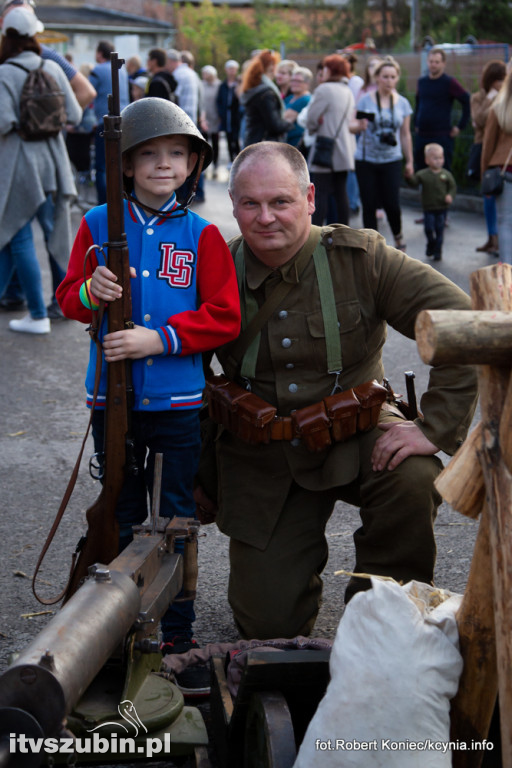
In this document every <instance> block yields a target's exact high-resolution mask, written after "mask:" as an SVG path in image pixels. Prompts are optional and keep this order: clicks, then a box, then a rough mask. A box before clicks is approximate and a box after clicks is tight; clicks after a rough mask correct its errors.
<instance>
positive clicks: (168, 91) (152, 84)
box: [147, 70, 178, 104]
mask: <svg viewBox="0 0 512 768" xmlns="http://www.w3.org/2000/svg"><path fill="white" fill-rule="evenodd" d="M177 86H178V84H177V82H176V80H175V79H174V77H173V76H172V75H171V73H170V72H165V71H164V70H161V71H160V72H156V73H155V74H154V75H153V77H152V78H151V80H150V81H149V87H148V93H147V95H148V96H157V97H158V98H159V99H168V100H169V101H172V102H173V103H174V104H177V103H178V98H177V96H176V94H175V93H174V91H175V90H176V88H177Z"/></svg>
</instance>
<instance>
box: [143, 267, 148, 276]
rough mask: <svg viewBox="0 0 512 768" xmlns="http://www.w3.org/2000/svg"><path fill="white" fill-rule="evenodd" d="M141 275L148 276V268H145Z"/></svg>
mask: <svg viewBox="0 0 512 768" xmlns="http://www.w3.org/2000/svg"><path fill="white" fill-rule="evenodd" d="M142 277H149V270H147V269H145V270H144V271H143V273H142Z"/></svg>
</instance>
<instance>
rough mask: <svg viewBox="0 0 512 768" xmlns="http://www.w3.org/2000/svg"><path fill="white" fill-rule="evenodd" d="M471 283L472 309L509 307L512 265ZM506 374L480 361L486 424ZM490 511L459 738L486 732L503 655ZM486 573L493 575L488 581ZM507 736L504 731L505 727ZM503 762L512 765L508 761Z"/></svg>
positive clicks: (467, 609) (457, 717)
mask: <svg viewBox="0 0 512 768" xmlns="http://www.w3.org/2000/svg"><path fill="white" fill-rule="evenodd" d="M470 284H471V297H472V303H473V309H474V310H482V311H488V310H492V311H494V310H495V311H504V312H510V311H512V267H511V266H510V265H508V264H496V265H493V266H492V267H486V268H484V269H480V270H478V272H474V273H473V274H472V275H471V278H470ZM509 378H510V370H509V369H505V368H499V367H489V366H486V365H482V366H480V367H479V391H480V402H481V410H482V423H483V425H485V427H484V428H486V426H487V425H488V424H489V423H491V422H492V421H493V420H494V422H495V423H496V424H498V423H499V421H500V416H501V411H502V409H503V406H504V403H505V396H506V393H507V389H508V384H509ZM493 515H494V510H493V509H491V508H490V507H489V509H488V512H487V511H484V514H483V515H482V517H481V521H480V529H479V532H478V538H477V546H475V552H474V555H473V561H472V564H471V573H470V578H469V580H468V584H467V587H466V590H465V593H464V600H463V602H462V606H461V608H460V611H459V614H458V617H457V623H458V626H459V638H460V647H461V652H462V656H463V658H464V671H463V674H462V678H461V683H460V687H459V693H458V694H457V696H456V697H455V699H454V700H453V702H452V710H451V721H452V737H453V738H455V739H457V738H460V739H461V740H463V741H466V740H467V738H466V737H467V735H468V734H471V733H475V734H479V735H480V738H481V739H483V738H485V737H486V736H487V731H488V727H489V723H490V721H491V717H492V713H493V709H494V699H495V697H496V694H497V686H498V683H497V661H496V659H497V658H498V657H500V656H502V655H503V651H502V650H500V647H499V646H500V645H501V644H498V643H496V655H494V654H493V653H492V645H493V635H495V623H494V621H493V620H492V618H491V616H490V613H489V605H490V604H493V606H494V608H496V605H499V604H502V601H499V602H498V603H496V601H495V599H493V598H492V594H493V593H496V590H497V589H498V590H499V588H500V587H499V584H497V582H498V581H499V579H498V577H497V575H495V570H496V568H495V561H496V559H497V558H499V556H500V550H499V547H498V549H496V546H497V543H496V540H495V529H496V526H495V525H491V517H492V516H493ZM487 516H488V519H487ZM487 523H488V524H487ZM491 528H492V531H491ZM507 544H508V542H507ZM490 574H492V575H493V578H492V583H491V579H490V577H489V575H490ZM504 640H506V639H505V638H504ZM480 647H483V648H484V651H485V652H484V653H481V654H480V653H479V648H480ZM475 654H476V658H475ZM507 674H510V671H507ZM500 704H501V702H500ZM503 717H510V712H508V713H507V714H505V715H502V718H503ZM507 731H508V729H507ZM505 737H507V734H506V733H505ZM475 754H476V755H477V757H478V754H479V753H475V752H462V751H455V752H454V753H453V766H454V768H469V767H471V768H477V766H478V765H480V762H481V760H480V761H477V760H472V759H471V755H473V756H474V755H475ZM481 757H482V754H481V753H480V758H481ZM504 765H506V766H507V768H512V767H511V766H510V764H509V763H504Z"/></svg>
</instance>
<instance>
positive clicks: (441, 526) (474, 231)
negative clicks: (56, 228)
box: [0, 169, 494, 671]
mask: <svg viewBox="0 0 512 768" xmlns="http://www.w3.org/2000/svg"><path fill="white" fill-rule="evenodd" d="M206 197H207V200H206V203H204V204H201V205H198V206H196V210H197V211H198V213H200V214H201V215H204V216H205V217H206V218H208V219H210V220H211V221H213V222H215V223H216V224H217V225H218V226H219V227H220V229H221V231H222V233H223V234H224V236H225V237H230V236H232V235H233V234H236V232H237V226H236V222H235V220H234V219H233V217H232V214H231V208H230V203H229V198H228V194H227V189H226V174H225V170H224V169H222V170H221V171H220V172H219V178H217V179H216V180H211V179H210V180H208V182H207V184H206ZM418 216H419V209H418V208H415V207H412V206H411V205H410V204H408V205H407V207H404V209H403V218H404V224H403V232H404V237H405V240H406V242H407V253H408V254H409V255H410V256H412V257H414V258H418V259H420V260H423V259H424V256H423V254H424V246H425V239H424V234H423V228H422V227H421V226H420V225H417V224H415V223H414V219H415V218H417V217H418ZM78 220H79V216H78V213H77V212H75V213H74V223H75V225H77V224H78ZM351 223H352V225H353V226H360V225H361V224H360V220H359V219H358V218H355V219H353V220H352V222H351ZM382 232H383V234H384V235H385V236H387V237H388V236H390V232H389V229H388V226H387V224H386V223H383V224H382ZM37 237H38V252H39V255H40V260H41V265H42V268H43V270H44V274H45V286H46V297H47V299H48V300H49V298H50V290H49V275H48V264H47V258H46V255H45V253H44V247H43V246H42V243H41V237H40V234H39V233H38V235H37ZM485 240H486V232H485V224H484V219H483V215H481V214H475V213H466V212H463V211H459V210H454V211H453V212H452V213H451V214H450V226H449V228H448V229H447V231H446V240H445V249H444V258H443V261H442V262H440V263H439V264H438V265H436V268H437V269H439V270H440V271H441V272H442V273H443V274H445V275H447V276H448V277H449V278H451V279H452V280H454V281H455V282H456V283H457V284H458V285H460V286H461V287H462V288H464V289H466V290H467V288H468V279H469V274H470V273H471V272H472V271H474V270H476V269H479V268H480V267H484V266H487V265H489V264H491V263H494V259H493V258H492V257H488V256H487V255H486V254H479V253H476V252H475V247H476V246H477V245H481V243H483V242H484V241H485ZM390 241H392V240H390ZM13 316H14V317H15V316H18V315H12V314H10V313H6V312H2V313H1V314H0V354H1V359H2V366H1V368H0V386H1V391H2V395H3V407H2V419H1V422H0V488H1V507H2V509H1V514H0V541H1V553H2V557H1V558H0V580H1V583H2V596H1V598H0V647H1V650H0V671H1V670H3V669H4V668H5V665H6V663H7V657H8V654H9V653H10V652H12V651H14V650H16V649H21V648H23V647H24V646H25V645H26V644H27V643H28V642H29V640H30V639H31V638H32V637H33V636H34V635H35V634H36V633H37V632H38V631H39V629H40V628H41V627H42V626H43V624H44V622H45V621H46V620H47V615H42V616H36V617H33V618H27V617H24V616H23V614H30V613H35V612H38V611H42V610H44V607H43V606H41V605H40V604H39V603H37V602H36V600H35V598H34V597H33V596H32V593H31V590H30V580H29V578H28V577H30V576H31V574H32V572H33V570H34V564H35V561H36V559H37V555H38V553H39V551H40V548H41V546H42V543H43V541H44V538H45V536H46V533H47V532H48V530H49V528H50V524H51V522H52V520H53V518H54V516H55V513H56V511H57V509H58V505H59V501H60V499H61V497H62V494H63V492H64V489H65V487H66V484H67V481H68V478H69V476H70V473H71V470H72V467H73V464H74V462H75V459H76V456H77V454H78V450H79V446H80V442H81V439H82V435H83V432H84V430H85V427H86V423H87V413H88V412H87V411H86V408H85V405H84V387H83V379H84V374H85V368H86V361H87V355H88V344H89V341H88V336H87V334H86V333H85V332H84V328H83V326H80V325H79V324H78V323H74V322H71V321H59V322H54V323H53V326H52V332H51V334H50V335H49V336H42V337H37V336H30V335H27V334H15V333H12V332H11V331H9V329H8V320H9V319H11V318H12V317H13ZM385 359H386V368H387V376H388V378H389V379H390V380H391V383H392V385H393V387H394V388H395V390H396V391H402V388H403V371H405V370H408V369H413V370H414V371H415V373H416V377H417V393H418V398H419V397H420V395H421V392H422V391H423V390H424V389H425V387H426V382H427V377H428V369H427V367H426V366H424V365H423V364H422V363H421V361H420V359H419V356H418V353H417V350H416V346H415V344H414V343H413V342H411V341H408V340H406V339H403V338H402V337H399V336H398V335H397V334H396V333H394V332H391V333H390V337H389V342H388V344H387V347H386V355H385ZM88 452H89V450H86V455H88ZM98 493H99V488H98V485H97V483H95V482H94V481H93V480H92V479H91V478H90V477H89V476H88V474H87V468H86V461H85V460H84V462H83V467H82V473H81V475H80V478H79V481H78V483H77V488H76V491H75V494H74V496H73V498H72V500H71V502H70V505H69V509H68V512H67V513H66V516H65V519H64V522H63V524H62V526H61V530H60V531H59V534H58V535H57V537H56V540H55V542H54V545H53V546H52V548H51V551H50V554H49V556H48V560H47V564H46V566H45V568H44V569H43V572H42V574H41V579H42V580H43V582H44V583H43V584H42V586H41V590H42V591H45V590H46V591H47V592H46V594H54V593H56V592H57V591H58V590H59V589H60V588H61V587H62V585H63V584H64V583H65V581H66V574H67V571H68V568H69V560H70V555H71V551H72V549H73V548H74V545H75V543H76V541H77V539H78V538H79V535H80V533H81V531H82V529H83V520H84V515H83V513H84V510H85V508H86V507H87V506H89V505H90V504H91V503H92V501H93V500H94V499H95V498H96V496H97V495H98ZM357 526H358V519H357V511H356V510H354V509H352V508H350V507H348V506H345V505H341V504H340V505H339V506H338V507H337V509H336V510H335V513H334V514H333V516H332V518H331V521H330V523H329V526H328V537H329V544H330V559H329V562H328V564H327V567H326V570H325V600H324V605H323V607H322V610H321V614H320V617H319V620H318V624H317V627H316V630H315V633H316V634H317V635H318V636H324V637H329V638H333V637H334V633H335V630H336V627H337V624H338V621H339V618H340V616H341V613H342V610H343V603H342V596H343V591H344V583H345V582H344V579H343V578H342V577H339V576H334V572H335V571H336V570H338V569H348V570H350V569H351V568H352V566H353V544H352V533H353V531H354V530H355V528H356V527H357ZM476 528H477V524H476V523H475V522H474V521H470V520H467V519H465V518H462V517H461V516H460V515H458V514H456V513H454V512H453V511H452V510H450V509H449V508H447V507H446V506H443V507H442V508H441V511H440V514H439V518H438V521H437V525H436V532H437V541H438V549H439V559H438V568H437V577H436V580H437V584H438V586H440V587H444V588H448V589H453V590H455V591H462V590H463V589H464V585H465V581H466V577H467V572H468V567H469V563H470V559H471V554H472V546H473V541H474V536H475V532H476ZM227 576H228V554H227V540H226V538H225V537H224V536H223V535H222V534H220V533H219V531H218V530H217V529H216V527H215V526H208V527H207V528H206V529H205V537H204V538H202V539H201V540H200V577H199V587H198V593H199V597H198V600H197V615H198V620H197V625H196V635H197V639H198V640H199V641H200V642H201V643H206V642H209V641H214V640H215V641H219V640H222V641H230V640H235V639H236V638H237V633H236V630H235V627H234V625H233V621H232V618H231V614H230V611H229V607H228V605H227V601H226V585H227Z"/></svg>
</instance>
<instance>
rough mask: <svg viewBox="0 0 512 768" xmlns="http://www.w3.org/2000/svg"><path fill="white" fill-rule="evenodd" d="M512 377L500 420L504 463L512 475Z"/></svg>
mask: <svg viewBox="0 0 512 768" xmlns="http://www.w3.org/2000/svg"><path fill="white" fill-rule="evenodd" d="M511 427H512V376H511V377H510V379H509V382H508V387H507V392H506V394H505V402H504V403H503V408H502V410H501V419H500V438H499V442H500V448H501V455H502V457H503V461H504V462H505V465H506V467H507V469H508V471H509V472H511V473H512V428H511Z"/></svg>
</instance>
